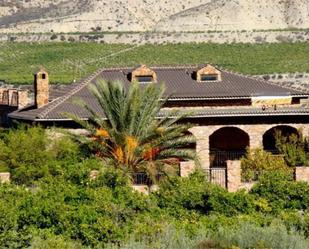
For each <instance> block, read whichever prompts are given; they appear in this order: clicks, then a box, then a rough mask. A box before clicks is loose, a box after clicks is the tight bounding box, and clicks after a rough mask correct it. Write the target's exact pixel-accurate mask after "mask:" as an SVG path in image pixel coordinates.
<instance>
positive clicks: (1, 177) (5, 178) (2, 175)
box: [0, 172, 11, 183]
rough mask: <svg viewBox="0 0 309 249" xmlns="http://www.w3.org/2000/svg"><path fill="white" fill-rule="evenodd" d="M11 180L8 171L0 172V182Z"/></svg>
mask: <svg viewBox="0 0 309 249" xmlns="http://www.w3.org/2000/svg"><path fill="white" fill-rule="evenodd" d="M10 181H11V174H10V173H8V172H4V173H0V183H9V182H10Z"/></svg>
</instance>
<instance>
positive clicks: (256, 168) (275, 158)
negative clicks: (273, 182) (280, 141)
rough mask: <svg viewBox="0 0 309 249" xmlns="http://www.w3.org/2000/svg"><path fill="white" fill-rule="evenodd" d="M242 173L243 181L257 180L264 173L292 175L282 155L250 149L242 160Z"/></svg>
mask: <svg viewBox="0 0 309 249" xmlns="http://www.w3.org/2000/svg"><path fill="white" fill-rule="evenodd" d="M241 170H242V171H241V173H242V180H243V181H252V180H257V178H258V177H259V176H260V175H262V174H263V173H264V172H269V171H281V172H286V173H290V174H292V172H293V170H292V169H290V168H289V167H288V165H287V164H286V162H285V160H284V156H282V155H273V154H272V153H270V152H267V151H264V150H263V149H260V148H258V149H248V150H247V153H246V155H245V156H244V157H243V158H241Z"/></svg>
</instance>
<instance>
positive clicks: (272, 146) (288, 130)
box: [263, 125, 299, 153]
mask: <svg viewBox="0 0 309 249" xmlns="http://www.w3.org/2000/svg"><path fill="white" fill-rule="evenodd" d="M276 131H280V132H281V134H282V135H283V136H290V135H292V134H297V135H298V134H299V132H298V130H297V129H296V128H295V127H293V126H290V125H277V126H274V127H272V128H270V129H268V130H267V131H266V132H265V133H264V134H263V149H264V150H266V151H270V152H273V153H277V148H276V138H275V134H276Z"/></svg>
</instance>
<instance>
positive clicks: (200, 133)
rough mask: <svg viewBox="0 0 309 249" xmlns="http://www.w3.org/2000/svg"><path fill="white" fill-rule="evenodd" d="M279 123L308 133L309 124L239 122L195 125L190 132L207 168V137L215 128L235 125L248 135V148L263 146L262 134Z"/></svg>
mask: <svg viewBox="0 0 309 249" xmlns="http://www.w3.org/2000/svg"><path fill="white" fill-rule="evenodd" d="M279 125H284V126H291V127H293V128H296V129H302V131H303V133H304V134H309V124H293V123H288V124H286V123H282V124H245V125H243V124H241V125H238V124H237V125H205V126H195V127H192V128H191V129H190V132H191V133H192V134H193V135H194V136H195V138H196V150H197V155H198V158H199V160H200V163H201V167H202V168H209V167H210V163H209V137H210V136H211V135H212V134H213V133H214V132H215V131H217V130H219V129H221V128H224V127H237V128H239V129H241V130H243V131H244V132H246V133H247V134H248V135H249V138H250V148H259V147H262V146H263V135H264V134H265V132H267V131H268V130H269V129H271V128H274V127H276V126H279Z"/></svg>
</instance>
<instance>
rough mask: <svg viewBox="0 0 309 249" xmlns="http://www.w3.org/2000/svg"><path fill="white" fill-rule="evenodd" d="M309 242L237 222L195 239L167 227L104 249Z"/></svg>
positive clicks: (289, 247) (299, 248) (275, 228)
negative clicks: (161, 230)
mask: <svg viewBox="0 0 309 249" xmlns="http://www.w3.org/2000/svg"><path fill="white" fill-rule="evenodd" d="M308 246H309V241H308V240H307V239H305V238H304V236H302V235H301V234H298V233H296V232H294V231H290V232H288V231H287V229H286V227H285V226H284V225H283V224H282V223H274V224H271V225H270V226H265V227H260V226H257V225H254V224H252V223H240V224H239V225H238V226H237V227H236V226H235V227H228V228H224V227H219V228H218V230H217V231H213V232H210V231H207V230H204V229H201V230H200V231H199V232H198V233H197V234H196V235H195V236H188V235H187V234H186V232H185V231H182V230H181V231H179V230H175V229H174V228H173V227H168V228H167V229H166V230H165V231H164V232H162V233H161V234H158V235H155V236H153V237H152V238H144V239H140V238H132V239H131V240H130V241H129V242H127V243H124V244H122V245H120V246H117V245H110V246H107V248H108V249H117V248H119V249H131V248H132V249H133V248H134V249H139V248H141V249H142V248H143V249H148V248H149V249H150V248H151V249H163V248H169V249H181V248H183V249H211V248H214V249H233V248H235V249H236V248H241V249H246V248H251V249H263V248H265V249H266V248H286V249H306V248H308Z"/></svg>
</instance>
